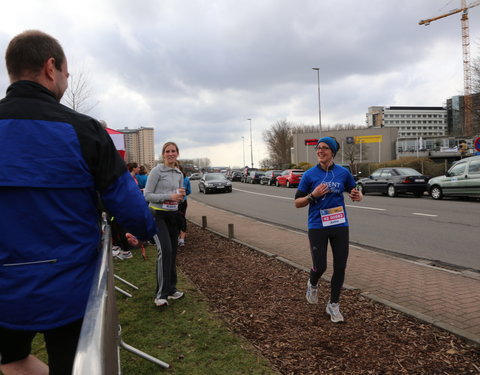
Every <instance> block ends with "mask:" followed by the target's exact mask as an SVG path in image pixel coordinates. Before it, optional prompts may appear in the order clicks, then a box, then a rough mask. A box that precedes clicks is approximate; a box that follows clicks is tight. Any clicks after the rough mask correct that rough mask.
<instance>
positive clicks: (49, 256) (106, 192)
mask: <svg viewBox="0 0 480 375" xmlns="http://www.w3.org/2000/svg"><path fill="white" fill-rule="evenodd" d="M5 59H6V65H7V71H8V75H9V79H10V83H11V84H10V86H9V87H8V89H7V95H6V97H5V98H4V99H2V100H1V101H0V147H1V148H2V150H3V151H4V154H3V157H2V158H0V170H1V172H0V174H1V176H0V207H1V208H2V215H1V218H0V233H2V234H3V235H2V236H1V237H0V249H1V252H0V268H1V276H0V357H1V363H0V371H1V372H2V373H3V374H5V375H9V374H20V373H21V374H47V373H49V374H50V375H58V374H71V371H72V366H73V361H74V358H75V351H76V347H77V342H78V338H79V333H80V329H81V325H82V319H83V316H84V314H85V308H86V305H87V299H88V295H89V292H90V287H91V284H92V280H93V276H94V272H95V268H96V267H95V265H96V261H97V258H98V245H99V242H100V237H101V233H100V215H99V213H100V210H99V207H100V206H99V200H98V199H99V198H100V199H101V201H102V202H103V206H104V207H105V208H106V210H107V211H108V212H109V213H110V214H112V215H114V216H115V217H116V218H117V219H118V221H119V222H120V223H121V225H122V226H124V227H125V228H128V230H129V231H131V232H132V233H133V234H135V235H136V236H137V237H138V238H140V239H142V240H147V239H148V238H151V237H152V236H153V235H154V234H155V231H156V230H155V223H154V221H153V218H152V215H151V213H150V212H149V211H148V208H147V207H146V205H145V203H144V199H143V197H142V195H141V193H140V191H139V190H138V188H137V187H136V186H135V184H134V183H133V181H132V178H131V177H130V175H129V174H128V171H127V170H126V168H125V163H124V162H123V160H122V159H121V158H120V156H119V154H118V152H117V150H116V149H115V146H114V145H113V142H112V140H111V138H110V137H109V135H108V134H107V132H106V131H105V130H104V129H103V128H102V126H101V125H100V123H99V122H98V121H96V120H94V119H92V118H90V117H88V116H85V115H82V114H79V113H77V112H75V111H74V110H72V109H69V108H67V107H65V106H63V105H61V104H60V103H59V101H60V99H61V98H62V95H63V93H64V92H65V90H66V88H67V80H68V76H69V73H68V66H67V59H66V57H65V54H64V51H63V49H62V47H61V46H60V44H59V43H58V41H57V40H56V39H54V38H52V37H51V36H50V35H48V34H45V33H43V32H41V31H36V30H29V31H25V32H23V33H21V34H19V35H17V36H16V37H14V38H13V39H12V40H11V41H10V43H9V45H8V47H7V51H6V54H5ZM20 238H21V239H22V240H21V241H19V239H20ZM38 332H42V333H43V334H44V339H45V343H46V350H47V354H48V362H49V364H48V366H47V365H46V364H45V363H44V362H42V361H40V360H39V359H38V358H36V357H35V356H33V355H31V354H30V353H31V342H32V340H33V338H34V336H35V335H36V333H38Z"/></svg>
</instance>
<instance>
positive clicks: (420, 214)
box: [412, 212, 438, 217]
mask: <svg viewBox="0 0 480 375" xmlns="http://www.w3.org/2000/svg"><path fill="white" fill-rule="evenodd" d="M412 215H419V216H429V217H437V216H438V215H431V214H422V213H421V212H412Z"/></svg>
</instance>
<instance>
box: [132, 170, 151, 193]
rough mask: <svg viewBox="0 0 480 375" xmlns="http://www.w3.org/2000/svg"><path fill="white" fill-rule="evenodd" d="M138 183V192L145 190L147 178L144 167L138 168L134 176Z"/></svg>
mask: <svg viewBox="0 0 480 375" xmlns="http://www.w3.org/2000/svg"><path fill="white" fill-rule="evenodd" d="M135 177H136V178H137V181H138V187H139V188H140V190H143V189H145V185H146V184H147V178H148V173H147V168H145V166H144V165H141V166H140V170H139V172H138V174H136V175H135Z"/></svg>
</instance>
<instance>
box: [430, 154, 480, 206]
mask: <svg viewBox="0 0 480 375" xmlns="http://www.w3.org/2000/svg"><path fill="white" fill-rule="evenodd" d="M428 192H429V194H430V196H431V197H432V198H433V199H442V198H443V197H444V196H445V197H472V198H480V156H471V157H469V158H465V159H462V160H460V161H458V162H456V163H455V164H454V165H453V166H452V167H451V168H450V169H449V170H448V172H447V173H445V176H438V177H433V178H432V179H430V180H429V181H428Z"/></svg>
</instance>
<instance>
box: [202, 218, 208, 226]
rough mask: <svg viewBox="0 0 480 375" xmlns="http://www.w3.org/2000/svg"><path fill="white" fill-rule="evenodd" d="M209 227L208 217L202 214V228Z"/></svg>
mask: <svg viewBox="0 0 480 375" xmlns="http://www.w3.org/2000/svg"><path fill="white" fill-rule="evenodd" d="M206 227H207V217H206V216H202V229H205V228H206Z"/></svg>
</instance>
